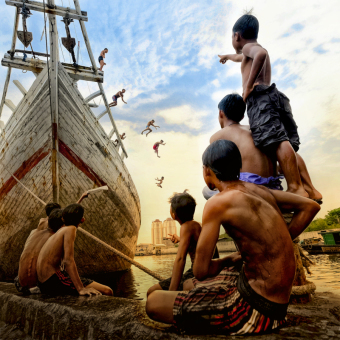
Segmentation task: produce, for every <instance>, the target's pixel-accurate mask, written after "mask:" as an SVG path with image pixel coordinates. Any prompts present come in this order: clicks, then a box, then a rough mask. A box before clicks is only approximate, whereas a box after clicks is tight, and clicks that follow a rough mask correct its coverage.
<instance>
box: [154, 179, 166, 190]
mask: <svg viewBox="0 0 340 340" xmlns="http://www.w3.org/2000/svg"><path fill="white" fill-rule="evenodd" d="M155 180H156V181H159V183H156V185H157V186H158V187H160V188H162V185H161V184H162V183H163V181H164V177H163V176H162V177H161V179H159V178H155Z"/></svg>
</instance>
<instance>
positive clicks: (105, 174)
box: [0, 64, 141, 280]
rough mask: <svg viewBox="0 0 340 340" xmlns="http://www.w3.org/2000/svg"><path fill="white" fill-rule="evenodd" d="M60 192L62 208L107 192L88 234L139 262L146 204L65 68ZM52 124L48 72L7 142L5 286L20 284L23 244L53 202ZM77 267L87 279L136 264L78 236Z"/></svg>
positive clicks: (2, 161)
mask: <svg viewBox="0 0 340 340" xmlns="http://www.w3.org/2000/svg"><path fill="white" fill-rule="evenodd" d="M58 74H59V76H58V77H59V81H58V84H59V88H58V94H59V103H58V104H59V132H58V136H59V141H58V142H59V153H58V158H59V185H60V192H59V195H60V204H61V206H62V207H65V206H66V205H68V204H70V203H74V202H76V201H77V200H78V199H79V197H80V195H81V194H82V193H83V192H84V191H86V190H88V189H92V188H95V187H98V186H102V185H108V187H109V188H110V190H109V191H107V192H97V193H93V194H91V195H90V196H89V198H87V199H85V200H84V201H83V206H84V208H85V219H86V221H85V223H84V224H83V225H82V227H83V228H84V229H85V230H87V231H89V232H90V233H92V234H93V235H95V236H97V237H98V238H100V239H101V240H103V241H104V242H106V243H108V244H109V245H111V246H113V247H115V248H116V249H118V250H119V251H121V252H123V253H124V254H126V255H128V256H129V257H131V258H133V256H134V250H135V246H136V242H137V237H138V232H139V228H140V222H141V221H140V202H139V197H138V193H137V190H136V188H135V186H134V183H133V181H132V179H131V177H130V175H129V172H128V170H127V168H126V167H125V164H124V163H123V161H122V159H121V157H120V156H119V154H118V150H117V148H115V147H114V146H113V144H112V142H110V140H109V138H108V137H107V135H106V133H105V132H104V130H103V128H102V127H101V125H100V124H98V123H97V122H96V118H95V116H94V115H93V113H92V111H91V110H90V108H89V106H88V105H87V104H86V103H85V101H84V98H83V97H82V96H81V94H80V92H79V91H78V90H77V88H75V87H74V85H73V83H72V81H71V79H70V77H69V76H68V74H67V72H66V71H65V70H64V69H63V67H62V66H61V65H60V64H59V70H58ZM51 146H52V124H51V112H50V96H49V87H48V77H47V70H46V69H45V70H44V71H43V72H41V74H39V76H38V77H37V79H36V80H35V82H34V83H33V85H32V87H31V88H30V90H29V91H28V93H27V94H26V96H25V97H24V99H23V100H22V101H21V102H20V104H19V105H18V107H17V108H16V111H15V112H14V113H13V115H12V116H11V118H10V120H9V122H8V123H7V125H6V127H5V131H4V134H3V135H2V136H1V137H0V174H1V178H0V280H5V279H12V278H13V277H15V276H16V274H17V270H18V263H19V258H20V254H21V252H22V249H23V246H24V243H25V241H26V239H27V237H28V235H29V233H30V232H31V230H33V229H35V228H36V226H37V223H38V221H39V219H40V218H41V217H44V207H43V205H42V204H41V203H40V202H39V201H38V200H37V199H35V198H34V197H33V196H32V195H31V194H30V193H29V192H28V191H27V190H26V189H24V188H23V187H22V186H21V185H20V184H18V183H17V182H16V181H15V180H14V178H13V177H12V176H11V174H13V175H14V176H15V177H17V178H18V179H19V180H20V181H21V182H22V184H24V185H25V186H26V187H27V188H29V190H31V191H32V192H33V193H34V194H35V195H37V196H38V197H39V198H41V199H42V200H43V201H45V202H51V201H52V197H53V195H52V170H51V167H52V159H51ZM75 251H76V263H77V265H78V269H79V272H80V274H81V275H91V274H97V273H105V272H113V271H118V270H125V269H128V268H129V267H130V264H129V263H127V262H126V261H124V260H122V259H120V258H119V257H117V256H115V255H113V254H112V253H111V252H110V251H109V250H106V249H103V247H102V246H99V245H98V244H96V243H95V241H93V240H91V239H88V238H87V237H86V236H85V235H83V234H81V233H78V235H77V239H76V243H75Z"/></svg>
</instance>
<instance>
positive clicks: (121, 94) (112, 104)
mask: <svg viewBox="0 0 340 340" xmlns="http://www.w3.org/2000/svg"><path fill="white" fill-rule="evenodd" d="M124 93H125V89H123V90H121V91H118V92H117V93H116V94H115V95H113V96H112V100H113V102H112V103H110V104H109V107H113V106H116V105H117V100H118V98H122V102H123V103H125V104H127V102H126V101H125V100H124Z"/></svg>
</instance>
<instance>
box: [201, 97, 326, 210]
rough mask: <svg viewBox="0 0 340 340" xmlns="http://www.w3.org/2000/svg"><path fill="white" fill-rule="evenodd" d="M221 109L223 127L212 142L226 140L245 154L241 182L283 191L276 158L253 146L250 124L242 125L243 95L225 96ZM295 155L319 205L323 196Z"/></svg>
mask: <svg viewBox="0 0 340 340" xmlns="http://www.w3.org/2000/svg"><path fill="white" fill-rule="evenodd" d="M218 110H219V113H218V120H219V123H220V126H221V128H222V129H221V130H219V131H218V132H216V133H215V134H214V135H213V136H212V137H211V138H210V143H213V142H214V141H216V140H219V139H226V140H231V141H232V142H234V143H235V144H236V145H237V147H238V149H239V150H240V152H241V156H242V168H241V172H240V180H241V181H245V182H249V183H254V184H258V185H264V186H266V187H267V188H269V189H277V190H282V189H283V188H282V186H281V180H280V176H276V173H277V171H276V169H275V163H276V157H274V159H273V160H272V159H270V158H269V157H268V156H267V155H266V154H265V153H263V152H262V151H261V150H260V149H258V148H257V147H256V146H255V145H254V142H253V138H252V135H251V131H250V129H249V126H248V125H241V124H240V121H241V120H242V119H243V118H244V113H245V110H246V104H245V103H244V101H243V99H242V97H241V96H240V95H238V94H236V93H233V94H229V95H226V96H225V97H224V98H223V99H222V100H221V101H220V103H219V104H218ZM296 157H297V161H298V167H299V173H300V176H301V180H302V183H303V187H304V189H305V190H306V191H307V193H308V195H309V198H311V199H313V200H315V201H316V202H317V203H319V204H320V203H321V201H322V195H321V194H320V192H318V191H317V190H316V189H315V187H314V186H313V183H312V181H311V179H310V176H309V174H308V170H307V167H306V164H305V162H304V160H303V159H302V157H301V156H300V155H299V154H298V153H296ZM217 193H218V192H217V191H211V190H209V188H208V187H205V188H204V189H203V194H204V196H205V197H206V198H207V199H208V198H210V196H211V195H214V194H217Z"/></svg>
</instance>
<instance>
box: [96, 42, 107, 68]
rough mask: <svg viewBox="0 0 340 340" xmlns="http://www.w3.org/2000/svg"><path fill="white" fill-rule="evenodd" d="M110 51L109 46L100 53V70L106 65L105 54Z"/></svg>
mask: <svg viewBox="0 0 340 340" xmlns="http://www.w3.org/2000/svg"><path fill="white" fill-rule="evenodd" d="M107 52H109V50H108V49H107V48H104V49H103V50H102V51H101V52H100V55H99V57H98V61H99V65H100V69H99V71H103V67H104V65H106V63H104V59H105V54H106V53H107Z"/></svg>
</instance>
